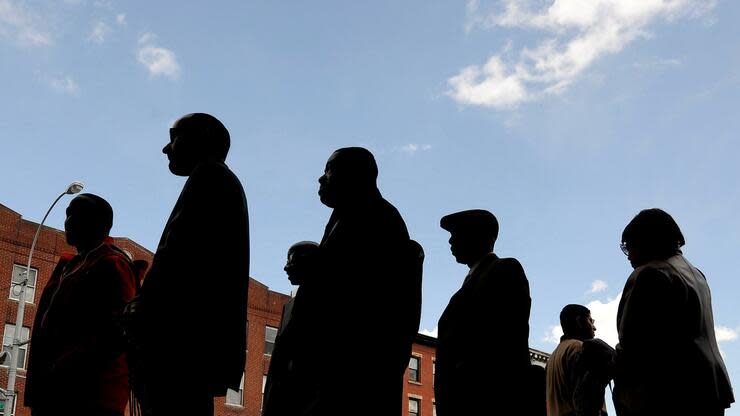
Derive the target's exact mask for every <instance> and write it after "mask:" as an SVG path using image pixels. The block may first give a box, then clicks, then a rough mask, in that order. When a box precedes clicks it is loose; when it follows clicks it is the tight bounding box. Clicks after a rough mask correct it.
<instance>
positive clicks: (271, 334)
mask: <svg viewBox="0 0 740 416" xmlns="http://www.w3.org/2000/svg"><path fill="white" fill-rule="evenodd" d="M276 337H277V328H274V327H271V326H265V355H272V350H273V349H274V348H275V338H276Z"/></svg>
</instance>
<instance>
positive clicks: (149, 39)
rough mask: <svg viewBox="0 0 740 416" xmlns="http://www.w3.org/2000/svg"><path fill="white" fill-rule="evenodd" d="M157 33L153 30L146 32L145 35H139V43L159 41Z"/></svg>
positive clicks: (145, 43)
mask: <svg viewBox="0 0 740 416" xmlns="http://www.w3.org/2000/svg"><path fill="white" fill-rule="evenodd" d="M157 39H158V38H157V35H155V34H154V33H151V32H147V33H144V34H143V35H141V36H139V44H140V45H147V44H152V43H154V42H156V41H157Z"/></svg>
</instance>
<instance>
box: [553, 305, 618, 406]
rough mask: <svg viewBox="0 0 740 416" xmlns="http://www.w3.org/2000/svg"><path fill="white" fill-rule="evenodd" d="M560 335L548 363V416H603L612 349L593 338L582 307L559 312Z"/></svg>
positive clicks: (587, 312) (591, 324)
mask: <svg viewBox="0 0 740 416" xmlns="http://www.w3.org/2000/svg"><path fill="white" fill-rule="evenodd" d="M560 326H561V327H562V328H563V336H562V337H561V338H560V344H558V346H557V347H556V348H555V351H553V352H552V354H551V355H550V358H549V359H548V360H547V387H546V388H547V407H548V410H547V411H548V415H549V416H605V415H606V405H605V403H604V389H605V388H606V386H607V384H609V381H610V380H611V379H612V377H613V375H612V368H613V363H614V349H613V348H611V347H610V346H609V345H607V344H606V343H604V342H603V341H601V340H599V339H595V338H594V336H595V335H596V325H595V322H594V320H593V318H591V311H590V310H589V309H588V308H587V307H585V306H583V305H575V304H571V305H566V306H565V307H564V308H563V310H562V311H561V312H560Z"/></svg>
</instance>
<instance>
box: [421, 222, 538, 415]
mask: <svg viewBox="0 0 740 416" xmlns="http://www.w3.org/2000/svg"><path fill="white" fill-rule="evenodd" d="M441 226H442V228H444V229H445V230H447V231H449V232H450V234H451V237H450V248H451V251H452V255H453V256H455V259H456V260H457V262H458V263H461V264H465V265H467V266H468V267H470V271H469V272H468V274H467V276H466V277H465V280H464V282H463V285H462V287H461V288H460V290H458V291H457V293H455V294H454V295H453V296H452V298H451V299H450V303H449V304H448V305H447V308H445V310H444V312H443V313H442V317H441V318H440V319H439V338H438V345H437V360H436V361H437V367H436V377H437V379H436V382H435V384H434V391H435V400H436V404H437V414H439V415H440V416H461V415H528V414H532V413H533V412H534V414H537V413H536V411H535V410H533V409H532V407H534V403H535V402H536V401H537V400H530V398H529V397H527V394H528V393H527V390H528V389H527V387H528V385H529V383H530V381H529V380H528V379H527V378H528V375H529V374H530V358H529V345H528V338H529V308H530V304H531V300H530V297H529V282H528V281H527V277H526V276H525V275H524V270H523V269H522V266H521V264H519V262H518V261H517V260H516V259H513V258H503V259H502V258H499V257H498V256H496V255H495V254H494V253H493V246H494V243H495V242H496V238H497V236H498V221H497V220H496V217H494V215H493V214H491V213H490V212H488V211H485V210H469V211H462V212H457V213H454V214H450V215H447V216H445V217H443V218H442V220H441Z"/></svg>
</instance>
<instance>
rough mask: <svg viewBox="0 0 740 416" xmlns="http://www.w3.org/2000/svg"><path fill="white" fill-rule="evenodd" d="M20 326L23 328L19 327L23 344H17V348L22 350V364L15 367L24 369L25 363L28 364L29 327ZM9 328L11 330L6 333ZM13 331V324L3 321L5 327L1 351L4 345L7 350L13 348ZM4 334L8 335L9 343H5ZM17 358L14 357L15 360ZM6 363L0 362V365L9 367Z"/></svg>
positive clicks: (3, 349)
mask: <svg viewBox="0 0 740 416" xmlns="http://www.w3.org/2000/svg"><path fill="white" fill-rule="evenodd" d="M22 328H23V329H21V342H25V344H23V345H21V346H19V348H18V349H19V350H20V351H23V362H22V363H21V364H22V365H18V367H17V368H18V369H19V370H25V369H26V364H28V340H29V339H30V337H31V328H30V327H27V326H23V327H22ZM9 329H10V331H11V333H10V334H8V330H9ZM24 330H25V332H26V334H25V337H24V334H23V332H24ZM14 332H15V324H11V323H8V322H6V323H5V327H4V328H3V346H2V351H5V350H6V347H7V348H8V352H10V350H11V349H12V348H13V345H12V343H13V333H14ZM6 335H8V336H9V337H10V344H5V340H6ZM17 359H18V358H16V360H17ZM8 364H9V363H8ZM8 364H5V363H2V364H0V367H10V366H9V365H8Z"/></svg>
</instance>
